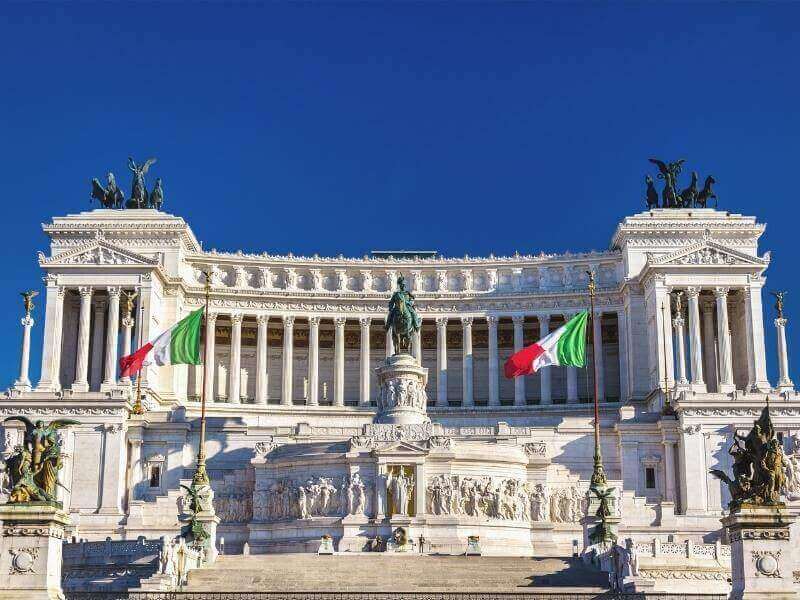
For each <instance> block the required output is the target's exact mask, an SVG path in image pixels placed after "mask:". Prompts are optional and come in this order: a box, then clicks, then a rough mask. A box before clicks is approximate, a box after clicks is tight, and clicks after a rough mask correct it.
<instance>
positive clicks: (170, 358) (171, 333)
mask: <svg viewBox="0 0 800 600" xmlns="http://www.w3.org/2000/svg"><path fill="white" fill-rule="evenodd" d="M202 322H203V309H202V308H200V309H198V310H196V311H194V312H193V313H191V314H190V315H189V316H188V317H186V318H185V319H182V320H181V321H178V322H177V323H175V325H173V326H172V327H170V328H169V329H167V330H166V331H165V332H164V333H162V334H161V335H159V336H158V337H157V338H156V339H154V340H153V341H152V342H149V343H147V344H145V345H144V346H142V347H141V348H139V349H138V350H137V351H136V352H134V353H133V354H129V355H128V356H123V357H122V358H120V359H119V369H120V371H121V373H120V376H121V377H129V376H130V375H133V374H134V373H138V372H139V370H141V368H142V364H143V363H144V360H145V358H147V355H148V354H150V352H151V351H153V359H154V360H155V363H156V364H157V365H159V366H162V365H199V364H200V328H201V325H202Z"/></svg>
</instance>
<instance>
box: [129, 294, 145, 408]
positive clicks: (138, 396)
mask: <svg viewBox="0 0 800 600" xmlns="http://www.w3.org/2000/svg"><path fill="white" fill-rule="evenodd" d="M136 312H138V313H139V319H138V327H137V328H136V347H137V348H141V347H142V319H143V317H144V305H142V298H141V296H139V305H138V306H137V307H136ZM144 369H145V363H144V362H143V363H142V368H141V369H139V372H138V373H137V374H136V398H135V399H134V401H133V407H132V408H131V414H132V415H143V414H144V413H145V412H146V411H145V407H144V404H142V371H144Z"/></svg>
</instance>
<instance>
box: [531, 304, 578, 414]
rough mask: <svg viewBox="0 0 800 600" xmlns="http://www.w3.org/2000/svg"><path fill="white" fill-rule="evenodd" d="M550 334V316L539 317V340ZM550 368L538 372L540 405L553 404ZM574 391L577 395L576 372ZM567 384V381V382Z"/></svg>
mask: <svg viewBox="0 0 800 600" xmlns="http://www.w3.org/2000/svg"><path fill="white" fill-rule="evenodd" d="M549 333H550V315H539V339H541V338H543V337H544V336H546V335H548V334H549ZM550 375H551V373H550V367H547V368H545V369H541V370H540V371H539V385H540V386H541V392H540V395H541V400H540V401H539V403H540V404H542V405H545V404H552V403H553V390H552V385H551V379H550ZM567 376H569V371H567ZM575 376H576V379H575V390H576V394H577V389H578V380H577V372H576V373H575ZM567 383H569V380H567Z"/></svg>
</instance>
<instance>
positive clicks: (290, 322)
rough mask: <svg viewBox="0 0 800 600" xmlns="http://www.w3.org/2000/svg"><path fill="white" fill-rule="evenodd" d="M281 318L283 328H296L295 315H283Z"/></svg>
mask: <svg viewBox="0 0 800 600" xmlns="http://www.w3.org/2000/svg"><path fill="white" fill-rule="evenodd" d="M281 318H282V319H283V326H284V327H286V328H289V329H291V328H292V327H294V318H295V317H294V315H283V317H281Z"/></svg>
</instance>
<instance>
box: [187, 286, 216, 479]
mask: <svg viewBox="0 0 800 600" xmlns="http://www.w3.org/2000/svg"><path fill="white" fill-rule="evenodd" d="M203 275H205V279H206V289H205V292H206V304H205V311H204V314H203V316H204V317H205V319H206V322H207V320H208V305H209V303H210V296H211V273H209V272H208V271H203ZM211 335H214V332H213V331H212V332H211ZM207 348H208V338H206V343H205V346H204V348H203V353H204V354H206V349H207ZM207 369H208V356H204V357H203V389H202V390H201V392H200V442H199V444H198V449H197V469H196V470H195V472H194V477H192V487H198V486H201V485H210V482H209V479H208V473H207V472H206V371H207Z"/></svg>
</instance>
